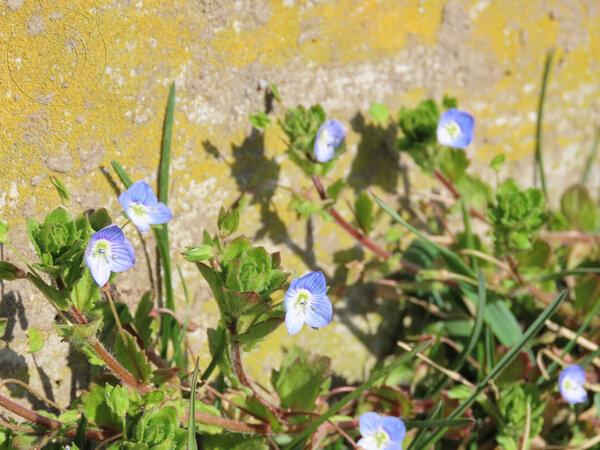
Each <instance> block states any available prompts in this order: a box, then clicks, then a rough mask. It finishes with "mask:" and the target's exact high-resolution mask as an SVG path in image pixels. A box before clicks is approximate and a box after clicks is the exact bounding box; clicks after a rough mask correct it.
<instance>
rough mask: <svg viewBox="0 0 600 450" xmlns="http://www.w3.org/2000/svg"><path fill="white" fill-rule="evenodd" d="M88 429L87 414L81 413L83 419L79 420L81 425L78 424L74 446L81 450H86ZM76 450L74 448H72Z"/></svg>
mask: <svg viewBox="0 0 600 450" xmlns="http://www.w3.org/2000/svg"><path fill="white" fill-rule="evenodd" d="M87 427H88V420H87V415H86V414H85V412H82V413H81V418H80V419H79V423H78V424H77V432H76V433H75V438H74V440H73V445H75V446H77V447H79V448H85V432H86V430H87ZM71 449H72V450H74V448H73V447H71Z"/></svg>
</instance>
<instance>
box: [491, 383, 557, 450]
mask: <svg viewBox="0 0 600 450" xmlns="http://www.w3.org/2000/svg"><path fill="white" fill-rule="evenodd" d="M499 407H500V413H501V414H502V421H501V423H500V427H499V430H498V434H497V436H496V440H497V441H498V444H500V446H501V447H502V448H503V449H505V450H518V449H519V448H522V447H521V444H520V441H521V438H522V437H523V434H524V432H525V427H526V425H527V408H529V410H530V418H529V436H526V438H527V439H528V441H529V442H531V441H530V440H531V439H532V438H534V437H535V436H537V435H538V434H540V432H541V431H542V427H543V425H544V417H543V414H544V410H545V409H546V404H545V403H543V402H542V401H541V400H540V393H539V391H538V389H537V388H536V387H535V386H531V385H527V384H524V383H523V382H519V383H516V384H513V385H512V386H510V387H509V388H508V389H506V390H504V391H503V392H502V394H501V397H500V402H499Z"/></svg>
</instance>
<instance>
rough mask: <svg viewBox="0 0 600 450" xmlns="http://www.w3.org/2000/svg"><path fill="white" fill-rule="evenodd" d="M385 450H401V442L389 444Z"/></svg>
mask: <svg viewBox="0 0 600 450" xmlns="http://www.w3.org/2000/svg"><path fill="white" fill-rule="evenodd" d="M385 450H402V442H398V441H395V442H390V443H389V445H388V446H387V447H386V448H385Z"/></svg>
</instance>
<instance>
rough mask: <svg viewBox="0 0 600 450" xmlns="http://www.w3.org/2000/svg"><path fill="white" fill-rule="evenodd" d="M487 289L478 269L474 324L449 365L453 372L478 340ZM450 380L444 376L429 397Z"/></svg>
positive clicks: (459, 366) (460, 366)
mask: <svg viewBox="0 0 600 450" xmlns="http://www.w3.org/2000/svg"><path fill="white" fill-rule="evenodd" d="M486 293H487V291H486V289H485V277H484V275H483V271H481V270H480V271H479V288H478V294H479V302H478V304H477V314H476V315H475V325H474V326H473V328H472V329H471V335H470V336H469V341H468V342H467V346H466V347H465V349H464V350H463V351H462V352H461V353H460V354H459V355H458V357H457V358H456V359H455V360H454V362H453V363H452V365H451V366H450V370H452V371H454V372H458V371H459V370H460V369H461V368H462V366H463V365H464V363H465V361H466V360H467V358H468V357H469V356H470V355H471V353H472V352H473V350H474V349H475V346H476V345H477V343H478V342H479V337H480V336H481V330H482V329H483V318H484V316H485V304H486V299H487V295H486ZM449 382H450V378H445V379H444V380H443V381H442V382H441V383H439V384H438V386H436V387H435V389H434V390H433V393H432V394H431V395H429V397H433V396H435V395H437V394H439V393H440V391H441V390H442V389H444V388H445V387H446V386H447V385H448V383H449Z"/></svg>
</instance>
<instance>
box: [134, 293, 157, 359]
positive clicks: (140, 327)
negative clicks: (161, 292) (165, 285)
mask: <svg viewBox="0 0 600 450" xmlns="http://www.w3.org/2000/svg"><path fill="white" fill-rule="evenodd" d="M153 307H154V303H153V301H152V291H147V292H146V293H144V295H142V299H141V300H140V303H139V304H138V307H137V309H136V311H135V317H134V319H133V323H134V324H135V330H136V331H137V332H138V334H139V335H140V337H141V338H142V341H143V342H144V348H148V346H149V345H150V337H151V336H152V327H151V324H152V320H153V319H152V317H150V311H152V308H153Z"/></svg>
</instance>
